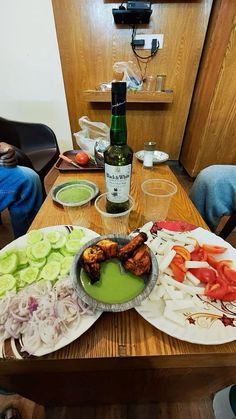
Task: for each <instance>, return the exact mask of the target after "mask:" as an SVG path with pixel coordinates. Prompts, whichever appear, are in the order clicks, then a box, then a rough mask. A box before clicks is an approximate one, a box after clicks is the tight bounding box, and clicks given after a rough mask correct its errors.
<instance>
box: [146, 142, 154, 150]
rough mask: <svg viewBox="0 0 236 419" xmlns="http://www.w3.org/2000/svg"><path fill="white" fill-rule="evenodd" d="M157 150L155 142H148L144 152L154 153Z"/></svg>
mask: <svg viewBox="0 0 236 419" xmlns="http://www.w3.org/2000/svg"><path fill="white" fill-rule="evenodd" d="M155 148H156V142H155V141H146V142H145V143H144V150H145V151H153V150H155Z"/></svg>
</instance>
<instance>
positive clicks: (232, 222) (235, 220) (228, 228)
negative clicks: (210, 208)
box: [218, 214, 236, 239]
mask: <svg viewBox="0 0 236 419" xmlns="http://www.w3.org/2000/svg"><path fill="white" fill-rule="evenodd" d="M235 227H236V214H232V215H230V217H229V219H228V220H227V221H226V223H225V225H224V227H223V228H222V230H221V231H220V232H219V233H218V236H220V237H222V239H226V238H227V237H228V236H229V235H230V233H232V231H233V229H234V228H235Z"/></svg>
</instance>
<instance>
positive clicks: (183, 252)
mask: <svg viewBox="0 0 236 419" xmlns="http://www.w3.org/2000/svg"><path fill="white" fill-rule="evenodd" d="M172 249H174V250H175V251H176V253H177V254H178V255H181V256H182V257H183V258H184V260H190V259H191V255H190V253H189V251H188V250H187V249H185V247H183V246H177V245H176V246H173V247H172Z"/></svg>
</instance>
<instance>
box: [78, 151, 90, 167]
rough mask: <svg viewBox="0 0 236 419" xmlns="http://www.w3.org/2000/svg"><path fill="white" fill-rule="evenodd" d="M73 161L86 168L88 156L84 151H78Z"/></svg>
mask: <svg viewBox="0 0 236 419" xmlns="http://www.w3.org/2000/svg"><path fill="white" fill-rule="evenodd" d="M75 160H76V161H77V163H79V164H80V165H81V166H86V164H88V162H89V156H88V154H87V153H85V151H79V153H77V154H76V156H75Z"/></svg>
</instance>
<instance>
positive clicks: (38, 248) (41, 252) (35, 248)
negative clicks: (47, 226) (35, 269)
mask: <svg viewBox="0 0 236 419" xmlns="http://www.w3.org/2000/svg"><path fill="white" fill-rule="evenodd" d="M50 251H51V244H50V242H49V241H48V240H46V239H44V240H41V241H40V242H37V243H35V244H33V245H32V247H31V253H32V255H33V257H34V258H35V259H42V258H45V257H46V256H47V255H48V254H49V253H50Z"/></svg>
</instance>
